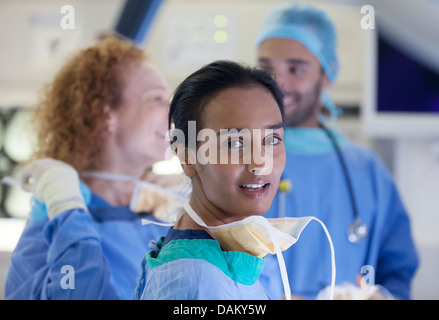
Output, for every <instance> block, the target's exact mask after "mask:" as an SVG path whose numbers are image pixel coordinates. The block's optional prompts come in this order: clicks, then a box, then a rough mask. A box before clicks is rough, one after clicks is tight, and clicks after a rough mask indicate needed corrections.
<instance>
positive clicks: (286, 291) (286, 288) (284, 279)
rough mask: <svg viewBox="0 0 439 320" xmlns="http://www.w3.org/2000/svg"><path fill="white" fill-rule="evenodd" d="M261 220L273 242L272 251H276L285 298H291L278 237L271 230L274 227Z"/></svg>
mask: <svg viewBox="0 0 439 320" xmlns="http://www.w3.org/2000/svg"><path fill="white" fill-rule="evenodd" d="M261 222H262V225H263V227H264V228H265V230H267V232H268V234H269V235H270V238H271V241H272V242H273V244H274V251H275V253H276V258H277V262H278V264H279V270H280V274H281V278H282V284H283V287H284V294H285V299H286V300H291V288H290V283H289V280H288V273H287V267H286V266H285V260H284V256H283V254H282V250H281V249H280V246H279V237H278V236H277V234H276V231H274V230H273V229H275V228H274V227H273V226H272V225H271V224H270V223H269V222H268V221H267V220H262V219H261Z"/></svg>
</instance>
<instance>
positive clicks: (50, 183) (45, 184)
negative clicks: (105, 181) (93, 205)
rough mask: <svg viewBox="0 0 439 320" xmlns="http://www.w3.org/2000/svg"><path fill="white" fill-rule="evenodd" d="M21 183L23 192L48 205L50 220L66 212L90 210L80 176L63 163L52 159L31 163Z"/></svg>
mask: <svg viewBox="0 0 439 320" xmlns="http://www.w3.org/2000/svg"><path fill="white" fill-rule="evenodd" d="M20 179H21V184H22V187H23V189H24V190H26V191H29V192H32V193H33V194H34V196H35V198H36V199H37V200H38V201H40V202H42V203H45V204H46V208H47V214H48V216H49V219H53V218H54V217H56V216H57V215H58V214H59V213H61V212H63V211H65V210H69V209H75V208H83V209H86V208H87V207H86V205H85V201H84V197H83V196H82V193H81V190H80V188H79V177H78V173H77V172H76V170H75V169H73V167H72V166H70V165H68V164H66V163H64V162H62V161H59V160H55V159H51V158H43V159H38V160H35V161H32V162H31V163H29V164H27V165H26V166H25V167H24V168H23V170H22V172H21V177H20Z"/></svg>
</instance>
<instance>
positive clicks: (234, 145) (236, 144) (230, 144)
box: [227, 140, 244, 148]
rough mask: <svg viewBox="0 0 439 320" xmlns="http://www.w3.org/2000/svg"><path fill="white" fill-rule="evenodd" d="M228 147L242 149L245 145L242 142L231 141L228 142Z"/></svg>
mask: <svg viewBox="0 0 439 320" xmlns="http://www.w3.org/2000/svg"><path fill="white" fill-rule="evenodd" d="M227 146H228V147H229V148H241V147H243V146H244V144H243V143H242V141H240V140H229V141H227Z"/></svg>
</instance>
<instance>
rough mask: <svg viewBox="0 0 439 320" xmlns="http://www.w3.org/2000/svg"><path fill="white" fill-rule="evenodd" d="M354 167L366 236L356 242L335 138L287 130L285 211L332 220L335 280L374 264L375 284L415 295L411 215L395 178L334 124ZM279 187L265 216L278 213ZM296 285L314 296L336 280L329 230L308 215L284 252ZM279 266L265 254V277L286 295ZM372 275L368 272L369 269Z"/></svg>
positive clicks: (352, 278) (351, 277) (276, 292)
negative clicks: (308, 219)
mask: <svg viewBox="0 0 439 320" xmlns="http://www.w3.org/2000/svg"><path fill="white" fill-rule="evenodd" d="M333 133H334V135H335V136H336V139H337V141H338V143H339V145H340V147H341V150H342V152H343V155H344V157H345V161H346V164H347V169H348V172H349V174H350V177H351V180H352V185H353V189H354V190H353V191H354V195H355V199H356V201H357V205H358V211H359V216H360V217H361V219H362V221H363V222H364V223H365V224H366V225H367V226H368V229H369V236H368V237H367V239H365V240H364V241H363V242H361V243H358V244H352V243H350V242H349V241H348V239H347V229H348V227H349V225H350V224H351V223H352V222H353V219H354V216H353V212H352V206H351V201H350V198H349V190H348V187H347V182H346V179H345V177H344V174H343V170H342V166H341V163H340V159H339V158H338V156H337V154H336V152H335V150H334V148H333V145H332V143H331V141H330V140H329V139H328V137H327V135H326V133H325V132H324V131H323V130H322V129H320V128H306V129H299V128H291V127H287V128H286V129H285V135H284V141H285V147H286V151H287V162H286V166H285V170H284V173H283V179H287V180H290V181H291V183H292V191H291V192H289V193H287V194H286V195H285V199H286V202H285V208H286V210H285V216H288V217H302V216H315V217H317V218H319V219H320V220H322V221H323V222H324V223H325V225H326V226H327V228H328V230H329V232H330V234H331V237H332V239H333V242H334V248H335V259H336V267H337V275H336V282H337V284H341V283H343V282H350V283H356V277H357V276H358V275H359V274H360V273H361V269H362V267H363V266H364V265H370V266H372V267H373V268H374V271H375V284H380V285H382V286H384V287H385V288H386V289H387V290H388V291H389V292H390V293H391V294H392V295H394V297H395V298H398V299H409V298H410V283H411V280H412V278H413V276H414V273H415V271H416V269H417V266H418V256H417V253H416V249H415V245H414V242H413V239H412V235H411V231H410V221H409V217H408V215H407V212H406V210H405V207H404V205H403V202H402V201H401V198H400V196H399V194H398V191H397V188H396V186H395V183H394V181H393V179H392V176H391V174H390V173H389V171H388V170H387V168H386V167H385V166H384V165H383V163H382V162H381V160H380V159H379V158H378V156H377V155H376V154H375V153H374V152H373V151H371V150H370V149H368V148H365V147H362V146H359V145H357V144H355V143H353V142H351V141H349V140H348V139H347V138H346V137H345V136H343V135H342V134H341V133H339V132H338V131H336V130H334V129H333ZM279 200H280V199H279V192H278V194H277V195H276V197H275V199H274V201H273V204H272V206H271V208H270V211H269V212H268V213H267V214H266V215H265V216H266V217H267V218H275V217H278V216H279V214H280V213H279ZM283 254H284V259H285V263H286V266H287V271H288V277H289V281H290V286H291V290H292V292H293V293H294V294H296V295H299V296H302V297H305V298H307V299H314V298H315V297H316V295H317V294H318V292H319V291H320V290H322V289H323V288H325V287H326V286H328V285H329V284H330V280H331V252H330V248H329V244H328V242H327V240H326V236H325V233H324V232H323V230H322V228H321V227H320V225H319V224H318V223H313V222H311V223H310V224H308V226H307V227H306V229H305V230H304V231H303V232H302V234H301V236H300V239H299V240H298V242H297V243H296V244H295V245H293V246H292V247H291V248H289V249H288V250H287V251H284V252H283ZM272 265H277V261H276V258H275V257H273V256H268V257H267V261H266V268H265V269H264V271H263V272H262V275H261V278H260V281H261V283H262V284H263V285H264V286H265V287H266V289H267V291H268V292H269V293H270V294H271V295H272V296H274V297H280V296H281V294H282V292H283V291H282V283H281V280H280V276H278V273H272V272H266V270H273V268H274V267H273V266H272ZM368 276H371V274H369V275H368Z"/></svg>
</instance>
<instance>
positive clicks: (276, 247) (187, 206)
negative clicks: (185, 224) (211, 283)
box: [183, 198, 291, 300]
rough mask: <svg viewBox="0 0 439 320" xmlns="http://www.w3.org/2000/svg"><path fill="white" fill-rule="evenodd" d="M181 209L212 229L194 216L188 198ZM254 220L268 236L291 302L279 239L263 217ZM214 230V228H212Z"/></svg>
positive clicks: (200, 223)
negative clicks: (257, 221) (258, 222)
mask: <svg viewBox="0 0 439 320" xmlns="http://www.w3.org/2000/svg"><path fill="white" fill-rule="evenodd" d="M183 208H184V209H185V210H186V212H187V213H188V214H189V216H190V217H191V218H192V220H194V221H195V223H197V224H198V225H200V226H202V227H207V228H212V227H209V226H207V225H206V223H204V221H203V220H202V219H201V218H200V217H199V216H198V215H197V214H196V212H195V211H194V210H193V209H192V207H191V206H190V204H189V198H188V199H186V201H185V202H184V204H183ZM255 218H256V219H259V218H261V219H259V221H260V225H261V226H262V227H263V228H264V229H265V230H266V231H267V232H268V234H269V235H270V238H271V240H272V242H273V244H274V250H275V252H276V257H277V261H278V263H279V269H280V273H281V277H282V283H283V286H284V292H285V298H286V299H287V300H291V289H290V284H289V282H288V274H287V268H286V266H285V260H284V258H283V255H282V250H281V249H280V246H279V240H278V239H279V237H278V236H277V234H276V231H275V228H274V227H273V226H272V225H271V224H270V223H269V222H268V220H266V219H265V218H263V217H259V216H258V217H255ZM214 228H215V227H214Z"/></svg>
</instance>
